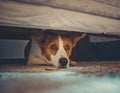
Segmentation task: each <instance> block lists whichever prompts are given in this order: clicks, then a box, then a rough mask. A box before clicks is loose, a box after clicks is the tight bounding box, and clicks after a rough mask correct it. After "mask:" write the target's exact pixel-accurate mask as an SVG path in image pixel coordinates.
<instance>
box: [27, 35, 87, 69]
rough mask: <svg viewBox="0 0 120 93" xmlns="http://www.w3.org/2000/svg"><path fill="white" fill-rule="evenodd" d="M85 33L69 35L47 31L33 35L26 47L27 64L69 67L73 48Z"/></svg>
mask: <svg viewBox="0 0 120 93" xmlns="http://www.w3.org/2000/svg"><path fill="white" fill-rule="evenodd" d="M85 35H86V34H82V35H77V36H68V35H59V34H45V33H39V34H35V35H32V36H31V40H30V42H29V43H28V45H27V46H26V48H25V58H26V59H27V65H36V64H50V65H51V64H52V65H54V66H55V67H57V68H67V67H69V65H70V56H71V53H72V49H73V48H74V47H75V45H76V44H77V42H78V41H79V40H80V39H82V38H84V37H85Z"/></svg>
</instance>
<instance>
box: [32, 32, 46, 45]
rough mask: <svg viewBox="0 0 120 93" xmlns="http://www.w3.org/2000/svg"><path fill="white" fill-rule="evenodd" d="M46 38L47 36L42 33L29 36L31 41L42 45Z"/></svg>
mask: <svg viewBox="0 0 120 93" xmlns="http://www.w3.org/2000/svg"><path fill="white" fill-rule="evenodd" d="M46 38H47V35H46V34H44V33H42V32H41V33H35V34H34V35H32V36H31V39H32V40H35V41H37V42H38V43H41V44H42V43H44V42H45V40H46Z"/></svg>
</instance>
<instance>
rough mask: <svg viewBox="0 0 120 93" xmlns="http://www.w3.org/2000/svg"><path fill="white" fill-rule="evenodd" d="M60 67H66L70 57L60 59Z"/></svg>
mask: <svg viewBox="0 0 120 93" xmlns="http://www.w3.org/2000/svg"><path fill="white" fill-rule="evenodd" d="M59 64H60V67H62V68H64V67H66V66H67V64H68V59H67V58H60V60H59Z"/></svg>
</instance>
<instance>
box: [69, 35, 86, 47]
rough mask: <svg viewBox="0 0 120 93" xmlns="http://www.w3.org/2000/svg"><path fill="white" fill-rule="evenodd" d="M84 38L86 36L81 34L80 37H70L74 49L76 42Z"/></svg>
mask: <svg viewBox="0 0 120 93" xmlns="http://www.w3.org/2000/svg"><path fill="white" fill-rule="evenodd" d="M85 36H86V34H85V33H84V34H82V35H77V36H73V37H71V40H72V43H73V47H75V45H76V44H77V42H78V41H79V40H80V39H82V38H84V37H85Z"/></svg>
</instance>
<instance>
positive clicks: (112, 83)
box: [0, 62, 120, 93]
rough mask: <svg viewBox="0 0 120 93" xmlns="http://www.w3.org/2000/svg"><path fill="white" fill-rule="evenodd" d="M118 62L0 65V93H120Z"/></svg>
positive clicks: (119, 65) (119, 66)
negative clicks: (59, 66)
mask: <svg viewBox="0 0 120 93" xmlns="http://www.w3.org/2000/svg"><path fill="white" fill-rule="evenodd" d="M119 86H120V63H118V62H114V63H112V62H111V63H105V62H104V63H94V62H92V63H80V64H78V66H77V67H69V68H67V69H57V68H54V67H53V66H38V65H37V66H26V65H0V93H120V88H119Z"/></svg>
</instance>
